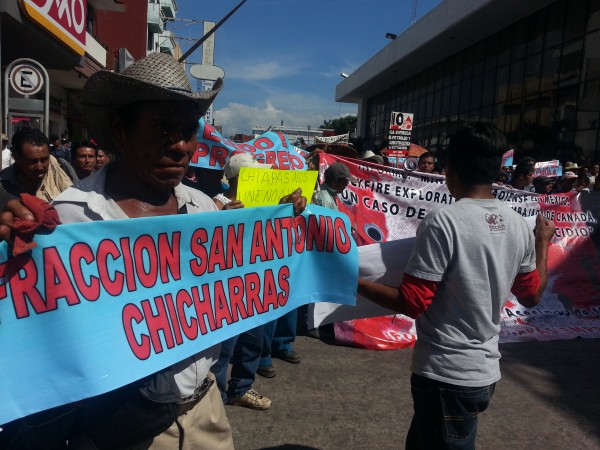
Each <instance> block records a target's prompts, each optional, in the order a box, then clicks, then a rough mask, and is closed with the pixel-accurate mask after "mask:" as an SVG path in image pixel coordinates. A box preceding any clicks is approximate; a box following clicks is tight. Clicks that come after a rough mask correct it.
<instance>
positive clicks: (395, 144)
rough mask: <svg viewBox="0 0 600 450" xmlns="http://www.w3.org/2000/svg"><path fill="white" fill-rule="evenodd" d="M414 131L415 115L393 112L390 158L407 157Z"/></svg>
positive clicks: (389, 144)
mask: <svg viewBox="0 0 600 450" xmlns="http://www.w3.org/2000/svg"><path fill="white" fill-rule="evenodd" d="M412 129H413V114H411V113H403V112H392V117H391V120H390V130H389V134H388V149H389V150H388V153H389V156H394V157H406V156H408V150H409V149H410V137H411V135H412Z"/></svg>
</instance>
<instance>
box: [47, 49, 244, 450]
mask: <svg viewBox="0 0 600 450" xmlns="http://www.w3.org/2000/svg"><path fill="white" fill-rule="evenodd" d="M222 84H223V83H222V80H218V81H217V82H216V83H215V87H214V89H213V90H211V91H207V92H200V93H196V92H192V88H191V86H190V84H189V82H188V80H187V77H186V74H185V70H184V68H183V66H182V65H180V64H179V63H178V62H177V61H176V60H175V59H173V58H172V57H171V56H170V55H166V54H163V53H152V54H150V55H149V56H147V57H146V58H143V59H141V60H139V61H136V62H135V63H133V64H132V65H131V66H129V67H128V68H127V69H125V70H124V71H123V72H122V73H114V72H110V71H100V72H97V73H95V74H94V75H92V76H91V77H90V79H89V80H88V81H87V83H86V84H85V86H84V88H83V91H82V102H83V105H84V107H85V115H86V125H87V129H88V132H89V134H90V135H92V136H94V140H95V141H96V142H97V143H98V145H100V146H101V147H103V148H106V149H107V150H108V151H110V152H111V153H113V154H116V155H119V158H118V160H117V161H114V162H111V163H109V164H107V165H105V166H104V167H102V168H101V169H100V170H99V171H98V172H96V173H94V174H93V175H92V176H90V177H87V178H86V179H84V180H82V181H80V182H79V183H78V184H77V185H75V186H73V188H71V189H68V190H66V191H65V192H64V193H63V194H62V195H60V196H59V197H58V198H57V199H56V200H55V202H54V206H55V208H56V210H57V211H58V214H59V216H60V219H61V221H62V222H63V223H74V222H90V221H97V220H113V219H127V218H137V217H148V216H162V215H170V214H182V213H187V214H192V213H199V212H205V211H214V210H216V208H215V205H214V203H213V202H212V200H211V199H210V198H209V197H208V196H206V195H204V194H203V193H201V192H199V191H197V190H194V189H190V188H188V187H187V186H184V185H183V184H181V180H182V178H183V177H184V175H185V173H186V170H187V167H188V164H189V162H190V158H191V157H192V155H193V153H194V152H195V150H196V132H197V130H198V120H199V119H200V117H201V116H202V115H203V114H204V113H205V112H206V110H207V109H208V107H209V106H210V104H211V103H212V102H213V100H214V98H215V97H216V95H217V93H218V92H219V90H220V89H221V87H222ZM218 355H219V348H218V346H216V347H212V348H209V349H207V350H205V351H203V352H201V353H199V354H196V355H194V356H192V357H190V358H187V359H186V360H184V361H181V362H180V363H178V364H176V365H174V366H172V367H169V368H167V369H165V370H163V371H161V372H159V374H156V375H155V376H154V377H151V378H153V380H151V381H150V382H149V383H146V384H144V383H141V382H138V383H135V384H136V386H135V388H134V389H131V386H125V387H124V388H121V389H119V390H117V391H113V392H111V393H108V394H105V395H103V396H99V397H97V398H94V399H89V400H86V408H85V410H86V413H85V414H84V416H83V419H82V420H81V423H82V424H83V425H82V427H81V429H80V430H78V432H77V436H75V437H74V438H72V439H71V440H70V446H71V445H72V446H74V447H75V448H100V449H102V448H107V449H108V448H121V447H126V448H160V449H172V448H190V449H191V448H194V449H197V448H206V449H229V448H233V440H232V434H231V427H230V425H229V423H228V421H227V418H226V416H225V410H224V408H223V404H222V402H221V398H220V396H219V393H218V390H216V386H214V378H213V377H212V376H211V375H210V373H209V369H210V367H211V365H212V364H213V362H214V361H215V360H216V358H217V357H218ZM159 381H160V383H159ZM150 384H153V385H154V386H159V391H158V392H152V393H151V394H150V395H146V397H147V398H154V399H156V400H157V401H156V402H148V401H146V402H140V398H138V397H139V396H140V391H141V392H142V393H143V392H144V391H147V392H146V393H148V392H149V391H150ZM115 392H116V393H115ZM173 398H179V401H178V402H174V401H173V400H172V399H173ZM111 402H113V403H114V405H113V403H111ZM107 404H108V406H107ZM173 419H175V420H173Z"/></svg>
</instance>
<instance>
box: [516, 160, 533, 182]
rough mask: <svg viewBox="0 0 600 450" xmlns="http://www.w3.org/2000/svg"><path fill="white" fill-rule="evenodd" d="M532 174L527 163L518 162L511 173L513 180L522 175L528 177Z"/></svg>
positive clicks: (531, 169)
mask: <svg viewBox="0 0 600 450" xmlns="http://www.w3.org/2000/svg"><path fill="white" fill-rule="evenodd" d="M533 172H534V168H533V166H532V165H531V164H530V163H528V162H520V163H519V164H517V167H515V170H514V171H513V178H519V177H520V176H522V175H530V174H532V173H533Z"/></svg>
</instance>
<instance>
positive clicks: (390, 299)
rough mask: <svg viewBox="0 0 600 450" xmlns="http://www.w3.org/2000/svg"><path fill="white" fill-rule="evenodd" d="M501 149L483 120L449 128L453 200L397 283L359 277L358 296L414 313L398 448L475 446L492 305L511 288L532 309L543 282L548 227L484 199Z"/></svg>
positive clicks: (492, 353)
mask: <svg viewBox="0 0 600 450" xmlns="http://www.w3.org/2000/svg"><path fill="white" fill-rule="evenodd" d="M507 147H508V145H507V143H506V139H505V138H504V136H503V135H502V134H501V133H500V131H499V130H498V129H497V128H495V127H493V126H491V125H489V124H483V123H477V124H471V125H467V126H465V127H464V128H461V129H460V130H459V131H457V133H456V134H455V136H454V137H453V138H452V139H451V140H450V144H449V146H448V149H447V155H446V156H447V158H446V159H447V167H446V184H447V185H448V190H449V191H450V193H451V194H452V195H454V197H455V198H456V199H457V202H456V203H454V204H453V205H450V206H448V207H444V208H440V209H437V210H435V211H432V212H431V213H429V214H428V215H427V216H426V217H425V219H424V220H423V222H422V223H421V225H420V226H419V229H418V230H417V236H416V239H415V245H414V247H413V250H412V254H411V257H410V259H409V262H408V265H407V267H406V269H405V272H404V277H403V280H402V284H401V285H400V286H399V287H390V286H385V285H382V284H379V283H373V282H370V281H368V280H365V279H362V278H361V279H359V283H358V292H359V293H360V294H361V295H363V296H365V297H367V298H369V299H371V300H372V301H374V302H375V303H378V304H380V305H383V306H385V307H388V308H390V309H393V310H395V311H397V312H399V313H401V314H405V315H408V316H411V317H413V318H415V319H416V327H417V337H418V339H417V342H416V344H415V348H414V351H413V362H412V372H413V375H412V377H411V391H412V395H413V402H414V416H413V419H412V423H411V427H410V430H409V432H408V436H407V439H406V448H407V449H430V448H436V449H437V448H449V447H451V448H465V449H467V448H474V446H475V435H476V430H477V414H478V413H479V412H481V411H483V410H485V409H486V408H487V406H488V404H489V400H490V398H491V396H492V394H493V392H494V387H495V383H496V381H498V380H499V379H500V368H499V359H500V353H499V351H498V333H499V331H500V310H501V308H502V306H503V304H504V302H505V300H506V298H507V296H508V293H509V292H510V291H512V292H513V294H514V295H515V296H516V297H517V300H518V301H519V303H521V304H522V305H523V306H526V307H533V306H535V305H537V303H538V302H539V300H540V297H541V295H542V293H543V291H544V288H545V287H546V283H547V273H546V270H547V269H546V261H547V252H548V244H549V242H550V240H551V239H552V236H553V235H554V225H553V224H552V222H550V221H548V220H546V219H545V218H544V217H543V216H542V215H539V216H538V217H537V224H536V233H535V236H534V234H533V233H531V232H530V231H529V229H528V228H527V226H526V224H525V221H524V220H523V219H522V217H521V216H520V215H518V214H517V213H516V212H514V211H513V210H512V209H511V208H510V207H508V206H506V205H505V204H504V203H502V202H500V201H499V200H496V199H495V198H494V197H493V195H492V182H493V181H494V180H495V178H496V176H497V175H498V172H499V170H500V163H501V158H502V154H503V153H504V152H505V151H506V149H507Z"/></svg>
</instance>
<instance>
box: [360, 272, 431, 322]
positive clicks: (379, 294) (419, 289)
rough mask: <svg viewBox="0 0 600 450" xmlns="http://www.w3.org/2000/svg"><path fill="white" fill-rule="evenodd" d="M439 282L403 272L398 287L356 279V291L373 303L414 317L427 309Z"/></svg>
mask: <svg viewBox="0 0 600 450" xmlns="http://www.w3.org/2000/svg"><path fill="white" fill-rule="evenodd" d="M438 285H439V283H438V282H436V281H430V280H423V279H422V278H417V277H414V276H412V275H410V274H407V273H405V274H404V277H403V278H402V283H401V284H400V286H399V287H396V288H394V287H390V286H386V285H384V284H380V283H374V282H372V281H369V280H366V279H364V278H359V279H358V293H359V294H360V295H362V296H363V297H366V298H368V299H369V300H371V301H372V302H373V303H376V304H378V305H379V306H383V307H384V308H388V309H391V310H392V311H395V312H397V313H398V314H404V315H405V316H408V317H412V318H413V319H416V318H417V317H419V316H420V315H421V314H422V313H423V312H425V311H426V310H427V308H428V307H429V305H431V302H432V301H433V297H434V296H435V291H436V290H437V288H438Z"/></svg>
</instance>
